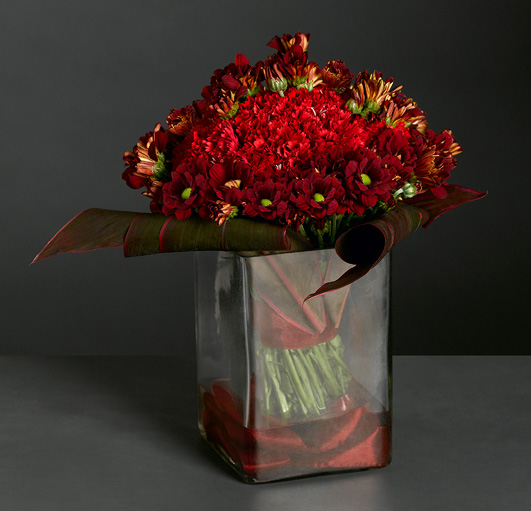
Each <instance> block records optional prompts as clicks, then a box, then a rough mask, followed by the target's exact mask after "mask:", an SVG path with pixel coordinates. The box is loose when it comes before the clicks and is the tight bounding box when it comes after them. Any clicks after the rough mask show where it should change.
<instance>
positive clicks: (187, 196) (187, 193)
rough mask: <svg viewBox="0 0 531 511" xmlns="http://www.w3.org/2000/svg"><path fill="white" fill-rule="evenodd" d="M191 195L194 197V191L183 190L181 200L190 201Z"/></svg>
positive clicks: (189, 189)
mask: <svg viewBox="0 0 531 511" xmlns="http://www.w3.org/2000/svg"><path fill="white" fill-rule="evenodd" d="M190 195H192V189H191V188H185V189H184V190H183V193H181V198H183V199H184V200H188V199H189V198H190Z"/></svg>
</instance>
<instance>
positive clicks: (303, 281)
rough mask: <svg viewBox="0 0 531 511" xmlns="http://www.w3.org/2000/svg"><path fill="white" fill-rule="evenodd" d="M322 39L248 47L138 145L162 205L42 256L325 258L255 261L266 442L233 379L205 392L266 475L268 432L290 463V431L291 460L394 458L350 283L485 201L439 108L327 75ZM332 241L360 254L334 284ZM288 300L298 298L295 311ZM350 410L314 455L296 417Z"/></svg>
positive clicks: (243, 452)
mask: <svg viewBox="0 0 531 511" xmlns="http://www.w3.org/2000/svg"><path fill="white" fill-rule="evenodd" d="M309 39H310V35H309V34H303V33H301V32H298V33H297V34H296V35H295V36H291V35H289V34H285V35H283V36H282V37H279V36H276V37H274V38H273V39H272V40H271V41H270V42H269V44H268V46H269V47H270V48H272V49H273V50H275V53H274V54H273V55H271V56H270V57H269V58H268V59H267V60H266V61H265V62H262V61H260V62H257V63H256V64H254V65H251V64H250V63H249V61H248V59H247V58H246V57H245V56H244V55H242V54H238V55H236V58H235V60H234V62H233V63H230V64H229V65H227V66H226V67H224V68H223V69H217V70H216V71H214V74H213V76H212V78H211V80H210V84H209V85H206V86H205V87H204V88H203V90H202V93H201V99H199V100H196V101H193V102H192V104H191V105H187V106H184V107H182V108H179V109H177V108H174V109H172V110H170V112H169V114H168V116H167V119H166V124H167V128H163V127H162V125H161V124H160V123H157V124H156V126H155V127H154V129H153V130H152V131H150V132H148V133H146V134H145V135H144V136H142V137H141V138H140V139H139V141H138V142H137V144H136V145H135V147H134V148H133V149H132V150H131V151H127V152H125V154H124V157H123V159H124V161H125V165H126V169H125V171H124V172H123V175H122V177H123V179H124V180H125V181H126V183H127V185H128V186H130V187H131V188H134V189H143V192H142V193H143V194H144V195H145V196H146V197H147V198H149V199H150V209H151V213H135V212H122V211H113V210H103V209H89V210H86V211H84V212H82V213H81V214H80V215H78V216H77V217H75V218H74V219H73V220H71V221H70V222H69V223H68V224H67V225H66V226H65V227H63V229H61V230H60V231H59V232H58V233H57V234H56V235H55V237H54V238H53V239H52V240H51V241H50V242H49V243H48V244H47V245H46V247H45V248H44V249H43V250H42V251H41V253H40V254H39V255H38V256H37V257H36V258H35V260H41V259H45V258H47V257H50V256H53V255H56V254H58V253H61V252H79V251H86V250H93V249H96V248H104V247H112V246H123V247H124V252H125V255H126V256H135V255H147V254H153V253H158V252H172V251H183V250H194V251H200V250H222V251H236V252H238V253H241V254H246V255H253V254H255V255H256V254H274V253H279V252H280V253H283V252H304V251H309V250H310V251H315V254H316V255H315V257H314V259H312V261H313V263H312V265H313V266H312V267H311V268H306V269H305V270H304V271H302V272H300V271H299V268H298V267H297V264H295V263H293V260H291V262H290V260H289V259H287V260H282V261H283V262H279V261H277V260H274V259H270V258H268V257H265V258H256V259H257V261H256V262H254V263H253V265H254V268H255V271H256V275H258V277H256V278H255V280H254V281H253V289H252V290H251V295H252V298H253V300H255V302H256V307H255V309H253V314H255V315H256V317H257V318H262V319H257V322H256V324H255V329H256V330H257V332H258V338H259V341H258V345H257V347H256V350H255V353H254V355H255V356H256V357H257V359H258V360H259V363H257V367H256V368H255V369H256V371H255V373H253V375H252V380H253V383H252V385H253V386H256V388H258V389H259V391H257V396H258V397H257V398H256V402H253V403H252V405H251V406H252V408H253V410H254V411H255V412H256V413H257V414H258V415H259V416H260V417H261V419H260V420H258V421H257V422H256V424H254V425H257V424H258V423H259V422H260V424H261V429H260V435H258V436H257V433H256V431H255V430H254V429H252V428H251V429H246V428H244V429H243V430H242V429H241V428H237V427H236V426H234V424H233V423H234V420H235V417H236V418H237V417H240V418H241V414H242V412H241V409H240V408H241V407H239V405H238V396H237V395H236V394H235V392H234V389H232V388H231V385H230V382H229V384H227V382H220V381H216V382H213V383H212V386H211V388H203V389H202V398H203V400H202V402H203V410H202V413H203V426H204V428H205V432H204V434H205V436H206V437H207V438H208V439H209V441H211V443H214V444H216V446H217V447H218V448H219V450H220V451H221V452H223V453H224V455H226V456H228V457H229V458H230V459H231V461H232V462H233V463H237V464H238V466H239V467H240V468H241V467H243V468H242V470H243V471H244V472H245V473H246V474H247V475H248V476H249V477H251V479H253V480H258V479H259V476H258V474H259V473H261V472H260V471H261V470H266V471H267V470H269V468H268V467H269V465H267V464H261V463H260V462H259V461H257V459H256V453H255V454H253V455H252V456H251V458H249V452H250V451H251V452H255V451H256V449H255V451H252V450H251V449H250V447H249V446H250V445H251V446H254V447H256V445H258V444H257V442H258V437H259V438H261V439H262V440H263V439H264V438H267V445H268V447H267V449H271V452H269V451H268V458H267V459H271V456H273V458H275V456H276V458H275V459H276V460H277V461H278V459H279V458H278V452H279V450H282V449H285V448H286V446H287V443H286V442H287V440H286V439H288V438H289V439H290V442H291V444H292V446H293V445H294V446H295V448H294V449H295V450H294V453H295V454H294V456H295V457H294V458H290V457H288V459H287V461H286V459H284V458H283V461H282V462H281V463H280V462H279V463H280V464H281V465H283V466H284V465H286V463H287V465H286V466H290V467H291V466H293V464H294V463H295V464H296V463H302V461H301V460H302V459H304V463H305V464H309V465H312V466H314V467H315V466H323V465H322V464H323V462H322V461H316V460H315V459H314V454H315V452H321V451H323V450H326V449H327V448H329V450H330V449H331V451H330V454H329V458H328V461H327V462H326V463H328V465H327V466H329V467H331V468H332V469H333V468H337V467H340V468H344V467H346V466H353V467H362V468H363V467H367V466H381V465H382V464H385V459H386V456H387V454H385V452H386V450H385V448H383V447H382V448H381V449H380V451H381V452H380V454H375V453H374V452H372V453H371V456H372V458H373V463H372V465H370V464H369V465H367V464H364V463H365V461H364V459H363V458H364V457H366V456H367V452H368V450H367V449H368V447H367V445H365V444H363V442H365V441H367V442H368V441H370V442H372V444H371V445H373V444H374V443H375V442H376V441H375V440H374V438H376V437H375V436H374V435H376V434H378V435H380V436H379V437H378V438H379V440H378V442H377V443H378V445H387V444H388V440H385V438H387V437H386V435H387V433H386V431H387V430H386V429H385V427H386V426H385V425H382V424H381V418H378V419H375V418H374V417H375V416H372V415H370V414H369V415H367V413H368V412H367V411H366V410H365V408H363V407H362V406H361V405H359V406H358V408H356V409H355V410H350V411H349V407H351V406H353V405H352V403H354V401H355V399H354V400H353V397H354V393H355V390H353V389H354V386H355V385H358V387H360V385H359V383H356V378H355V377H354V376H353V374H352V370H351V369H350V368H349V367H347V364H345V362H344V352H345V344H344V342H343V340H342V338H341V336H340V334H339V328H340V325H341V323H342V315H343V310H344V307H345V303H346V300H347V294H348V292H349V291H348V289H349V288H348V286H349V285H350V284H352V283H353V282H355V281H357V280H359V279H360V278H361V277H363V276H364V275H366V274H367V273H368V272H369V271H370V270H371V269H372V268H374V267H375V266H376V265H377V264H378V263H379V262H380V261H382V259H383V258H384V256H385V255H386V254H387V253H388V252H389V251H390V250H391V248H392V247H393V246H395V245H396V244H397V243H399V242H400V241H401V240H403V239H404V238H405V237H407V236H408V235H409V234H410V233H412V232H413V231H415V230H416V229H417V228H418V227H419V226H424V227H426V226H427V225H429V224H430V223H431V222H432V221H433V220H434V219H436V218H437V217H438V216H440V215H441V214H443V213H445V212H447V211H449V210H451V209H453V208H455V207H457V206H459V205H461V204H464V203H465V202H468V201H471V200H476V199H479V198H481V197H483V196H484V195H485V194H484V193H481V192H477V191H474V190H470V189H467V188H463V187H460V186H457V185H451V184H449V183H448V179H449V178H450V173H451V171H452V170H453V169H454V167H455V165H456V158H455V157H456V156H457V155H458V154H459V153H460V152H461V147H460V145H459V144H458V143H457V142H456V141H455V138H454V136H453V134H452V132H451V131H449V130H443V131H442V132H441V133H435V132H433V131H432V130H430V129H429V128H428V123H427V121H426V114H425V113H424V112H423V111H422V110H421V109H420V108H419V107H418V105H417V104H416V103H415V102H414V101H413V100H412V99H410V98H408V97H407V96H405V95H404V93H403V92H402V87H401V86H394V83H393V80H392V79H391V78H389V79H384V78H383V77H382V74H381V73H379V72H377V71H374V72H373V73H371V74H369V73H368V72H367V71H362V72H360V73H358V74H357V75H354V74H353V73H352V72H351V71H350V70H349V69H348V68H347V67H346V66H345V63H344V62H342V61H341V60H333V61H330V62H328V63H327V64H326V65H325V66H324V67H322V68H320V67H319V66H318V65H317V64H316V63H315V62H312V61H310V60H309V56H308V51H307V48H308V43H309ZM330 247H334V249H335V252H337V255H339V256H340V258H341V259H342V260H343V261H344V262H345V263H343V264H346V263H348V264H346V268H345V267H343V269H342V272H341V274H338V275H335V276H334V277H333V278H330V276H331V275H332V274H333V272H332V271H331V268H332V267H333V266H334V265H335V263H334V262H333V261H332V258H331V257H330V255H329V254H328V253H327V252H326V251H323V250H322V249H328V248H330ZM334 255H335V254H334ZM349 265H354V266H349ZM308 273H309V274H310V276H308ZM279 290H280V291H279ZM332 292H335V293H332ZM279 293H280V294H284V295H286V296H287V298H285V297H284V298H283V304H282V306H280V305H279V304H278V303H277V302H278V300H279V298H278V295H279ZM331 296H332V298H331ZM316 297H318V298H316ZM310 298H311V300H310ZM260 311H266V312H264V313H262V312H260ZM264 318H265V320H264ZM279 332H280V333H279ZM272 336H276V337H278V339H276V340H273V341H272V340H271V337H272ZM279 339H280V340H279ZM364 392H365V391H364ZM240 404H241V403H240ZM345 410H347V411H349V413H350V412H352V414H351V419H352V420H353V421H354V422H350V419H349V420H348V421H347V422H348V424H347V422H345V420H346V419H345V417H343V418H340V422H341V421H343V422H342V423H344V425H343V426H341V427H340V426H338V425H337V424H335V423H334V424H332V423H329V422H327V428H332V429H333V430H334V431H336V430H338V428H339V431H340V433H341V434H340V435H339V437H341V438H342V440H341V442H339V440H337V438H339V437H337V435H336V437H337V438H336V437H334V439H333V441H332V439H330V438H328V439H326V440H325V441H323V443H322V444H320V443H319V442H317V441H316V440H315V439H314V440H312V442H310V443H311V445H312V446H313V447H312V448H311V449H310V448H309V447H308V444H307V442H306V443H305V440H304V438H303V437H301V436H300V435H299V433H298V432H297V430H296V428H295V429H293V428H291V426H290V424H291V423H293V422H297V421H300V420H302V419H305V418H308V419H315V418H316V417H325V418H326V420H327V421H329V420H335V419H334V418H333V417H332V416H333V415H334V413H337V412H338V411H343V412H344V411H345ZM362 410H365V411H363V413H362ZM227 417H229V418H227ZM360 420H361V421H362V422H363V421H365V423H366V424H369V423H371V424H372V423H375V422H374V421H376V423H377V425H376V426H374V431H373V430H371V429H370V428H369V427H368V426H363V427H364V428H365V429H366V432H367V436H366V438H365V437H364V438H365V439H364V440H363V442H361V440H359V438H358V437H356V438H358V440H357V441H356V442H358V443H355V444H352V440H349V441H347V437H348V435H347V433H346V432H347V431H353V430H354V429H355V423H356V424H357V422H358V421H360ZM382 420H383V419H382ZM225 421H229V422H230V423H231V424H233V429H231V430H230V431H229V430H227V429H226V428H225V426H224V425H223V423H224V422H225ZM366 421H369V422H366ZM371 421H372V422H371ZM248 426H249V424H248ZM270 427H272V428H273V429H272V430H271V429H268V428H270ZM264 428H265V429H264ZM286 428H287V429H286ZM334 428H335V429H334ZM279 435H280V436H279ZM358 436H359V435H358ZM343 437H344V438H343ZM241 438H245V439H246V440H245V442H243V444H238V442H239V440H237V439H241ZM360 438H361V437H360ZM382 439H384V440H382ZM349 442H351V444H352V445H350V444H349ZM360 442H361V443H360ZM235 445H240V447H235ZM242 445H243V447H242ZM332 445H333V449H332V448H331V447H330V446H332ZM279 446H280V447H279ZM325 446H328V447H327V448H325ZM312 449H313V450H312ZM338 449H339V451H338ZM370 450H371V449H369V451H370ZM227 453H228V454H227ZM271 453H273V454H271ZM301 453H302V454H301ZM360 453H361V454H360ZM284 454H285V453H284ZM301 456H302V458H301ZM360 456H361V458H360ZM294 459H296V460H298V461H297V462H295V461H294ZM337 460H341V461H340V462H338V461H337ZM374 460H376V461H374ZM338 463H339V465H338ZM266 465H267V466H266ZM307 468H308V467H307V466H306V465H305V469H307ZM300 473H305V472H297V471H295V472H293V471H291V472H290V471H289V470H288V471H287V472H285V473H284V476H283V477H291V476H293V475H299V474H300Z"/></svg>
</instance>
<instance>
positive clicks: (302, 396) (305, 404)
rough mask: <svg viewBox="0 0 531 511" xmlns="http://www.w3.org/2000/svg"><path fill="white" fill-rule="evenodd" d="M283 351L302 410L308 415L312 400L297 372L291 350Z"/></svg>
mask: <svg viewBox="0 0 531 511" xmlns="http://www.w3.org/2000/svg"><path fill="white" fill-rule="evenodd" d="M281 352H282V357H283V358H284V361H285V362H286V370H287V371H288V374H289V375H290V379H291V382H292V384H293V388H294V389H295V392H296V393H297V396H298V397H299V400H300V404H301V407H302V412H303V413H304V414H305V415H307V414H308V408H311V405H310V400H309V399H308V396H307V395H306V392H305V391H304V388H303V386H302V383H301V380H300V378H299V375H298V373H297V369H296V368H295V364H294V363H293V360H292V358H291V354H290V350H287V349H283V350H281Z"/></svg>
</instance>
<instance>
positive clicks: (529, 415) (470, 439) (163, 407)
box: [0, 354, 531, 511]
mask: <svg viewBox="0 0 531 511" xmlns="http://www.w3.org/2000/svg"><path fill="white" fill-rule="evenodd" d="M190 360H191V357H190V355H189V354H188V355H186V357H183V359H179V358H177V357H101V358H100V357H57V358H26V357H3V358H0V509H1V510H2V511H4V510H5V511H30V510H31V511H33V510H38V511H47V510H53V511H62V510H68V511H78V510H79V511H81V510H103V511H106V510H112V511H119V510H128V511H135V510H142V511H158V510H177V509H179V510H185V511H187V510H193V511H201V510H210V509H212V510H214V509H215V510H226V509H227V510H228V509H230V510H239V509H245V510H246V511H254V510H259V511H266V510H272V509H278V510H284V509H286V510H299V509H300V510H310V511H311V510H324V509H330V510H332V509H333V510H371V511H377V510H407V511H412V510H417V509H418V510H433V511H435V510H445V511H446V510H452V511H453V510H459V511H463V510H483V511H484V510H491V509H492V510H505V509H507V510H515V509H529V508H530V506H531V504H530V503H531V485H530V484H529V480H530V479H531V478H530V475H531V470H530V469H529V463H530V460H531V439H530V432H531V357H394V412H393V417H394V419H393V462H392V463H391V465H390V466H389V467H387V468H384V469H380V470H374V471H368V472H358V473H344V474H338V475H329V476H318V477H311V478H307V479H300V480H292V481H283V482H277V483H271V484H266V485H258V486H250V485H246V484H244V483H242V482H240V481H239V480H238V479H236V477H235V476H233V474H232V472H231V471H230V469H228V468H226V467H225V466H224V465H223V464H222V462H221V461H219V460H218V459H217V456H216V455H215V454H214V452H213V451H211V449H210V448H209V447H208V446H207V445H206V444H204V443H203V441H202V440H201V439H200V438H199V435H198V432H197V427H196V398H195V381H194V369H193V365H192V364H190Z"/></svg>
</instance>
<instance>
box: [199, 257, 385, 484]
mask: <svg viewBox="0 0 531 511" xmlns="http://www.w3.org/2000/svg"><path fill="white" fill-rule="evenodd" d="M195 257H196V260H195V262H196V266H195V287H196V333H197V364H198V365H197V367H198V386H199V429H200V432H201V435H202V436H203V438H204V439H205V440H206V441H207V442H208V443H209V444H210V445H211V446H212V447H213V448H214V449H215V450H216V451H217V453H218V454H219V455H220V456H221V457H222V458H223V459H224V460H225V461H226V462H227V463H228V464H229V465H230V466H231V467H232V468H233V469H234V470H236V472H237V473H238V474H239V475H240V476H241V478H242V479H243V480H244V481H245V482H249V483H261V482H268V481H275V480H279V479H287V478H293V477H303V476H309V475H316V474H320V473H325V472H339V471H347V470H363V469H370V468H377V467H383V466H385V465H387V464H388V463H389V462H390V455H391V454H390V453H391V399H390V380H391V378H390V375H391V365H390V356H389V352H388V331H389V271H390V263H389V257H386V258H385V259H384V260H382V261H381V262H380V263H379V264H378V265H377V266H376V267H375V268H373V269H372V270H371V271H370V272H369V273H368V274H367V275H365V276H364V277H363V278H362V279H360V280H358V281H357V282H355V283H353V284H351V285H350V286H347V287H344V288H341V289H338V290H335V291H332V292H330V293H326V294H324V295H320V296H317V297H314V298H310V299H308V300H306V301H305V298H306V297H307V296H308V295H310V294H311V293H313V292H314V291H316V290H317V289H318V288H319V287H320V286H321V285H322V284H323V283H324V282H330V281H332V280H335V279H337V278H338V277H339V276H341V275H342V274H343V273H344V272H345V271H346V270H348V269H349V268H350V266H349V265H348V264H346V263H345V262H343V261H342V260H341V259H340V258H339V257H338V256H337V254H336V253H335V251H334V250H333V249H328V250H317V251H309V252H296V253H283V254H274V255H258V256H244V255H240V254H237V253H233V252H198V253H196V256H195Z"/></svg>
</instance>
